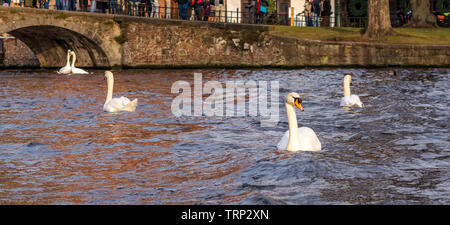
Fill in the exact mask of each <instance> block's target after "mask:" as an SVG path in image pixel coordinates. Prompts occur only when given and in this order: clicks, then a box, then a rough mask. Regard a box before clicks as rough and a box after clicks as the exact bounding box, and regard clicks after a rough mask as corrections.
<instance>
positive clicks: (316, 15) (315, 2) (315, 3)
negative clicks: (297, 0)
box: [313, 0, 322, 27]
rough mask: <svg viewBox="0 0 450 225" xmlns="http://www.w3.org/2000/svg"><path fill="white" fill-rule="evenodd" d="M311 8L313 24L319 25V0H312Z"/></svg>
mask: <svg viewBox="0 0 450 225" xmlns="http://www.w3.org/2000/svg"><path fill="white" fill-rule="evenodd" d="M313 10H314V26H315V27H320V23H319V17H320V12H321V11H322V9H321V8H320V0H313Z"/></svg>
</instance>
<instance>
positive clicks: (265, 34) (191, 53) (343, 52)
mask: <svg viewBox="0 0 450 225" xmlns="http://www.w3.org/2000/svg"><path fill="white" fill-rule="evenodd" d="M270 29H271V27H270V26H256V25H240V24H222V25H220V24H215V23H201V24H199V23H193V22H189V21H185V22H179V23H175V24H174V23H164V22H161V21H160V22H155V21H133V22H131V21H122V22H121V30H122V34H123V35H124V37H125V39H126V42H125V43H124V44H123V53H122V62H123V66H126V67H155V66H156V67H164V66H169V67H186V66H198V67H204V66H206V67H214V66H222V67H261V66H266V67H280V66H281V67H305V66H359V67H383V66H440V67H442V66H444V67H446V66H450V57H449V56H450V46H418V45H415V46H409V45H388V44H379V43H354V42H331V41H328V42H327V41H312V40H302V39H297V38H292V37H282V36H272V35H270Z"/></svg>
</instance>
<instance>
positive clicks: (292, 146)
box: [286, 103, 300, 151]
mask: <svg viewBox="0 0 450 225" xmlns="http://www.w3.org/2000/svg"><path fill="white" fill-rule="evenodd" d="M286 113H287V117H288V123H289V142H288V146H287V149H286V150H290V151H296V150H299V149H300V146H299V145H300V140H299V139H298V124H297V114H295V108H294V106H293V105H290V104H287V103H286Z"/></svg>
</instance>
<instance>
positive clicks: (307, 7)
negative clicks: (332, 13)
mask: <svg viewBox="0 0 450 225" xmlns="http://www.w3.org/2000/svg"><path fill="white" fill-rule="evenodd" d="M303 12H304V13H305V22H306V26H308V27H310V26H312V4H311V2H309V0H306V2H305V10H304V11H303Z"/></svg>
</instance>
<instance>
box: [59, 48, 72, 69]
mask: <svg viewBox="0 0 450 225" xmlns="http://www.w3.org/2000/svg"><path fill="white" fill-rule="evenodd" d="M70 55H71V54H70V50H67V63H66V65H65V66H64V67H63V68H61V69H59V70H58V73H59V74H69V73H71V72H72V67H71V66H70Z"/></svg>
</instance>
